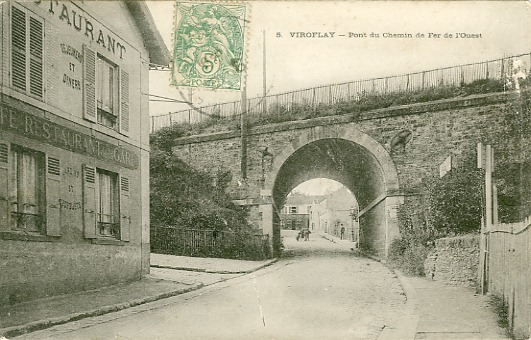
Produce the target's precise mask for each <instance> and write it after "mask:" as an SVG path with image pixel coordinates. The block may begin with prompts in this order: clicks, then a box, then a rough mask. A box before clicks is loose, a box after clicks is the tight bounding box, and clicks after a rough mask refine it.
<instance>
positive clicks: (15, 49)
mask: <svg viewBox="0 0 531 340" xmlns="http://www.w3.org/2000/svg"><path fill="white" fill-rule="evenodd" d="M11 81H12V85H13V87H16V88H18V89H20V90H23V91H26V13H24V12H23V11H22V10H20V9H18V8H17V7H15V6H11Z"/></svg>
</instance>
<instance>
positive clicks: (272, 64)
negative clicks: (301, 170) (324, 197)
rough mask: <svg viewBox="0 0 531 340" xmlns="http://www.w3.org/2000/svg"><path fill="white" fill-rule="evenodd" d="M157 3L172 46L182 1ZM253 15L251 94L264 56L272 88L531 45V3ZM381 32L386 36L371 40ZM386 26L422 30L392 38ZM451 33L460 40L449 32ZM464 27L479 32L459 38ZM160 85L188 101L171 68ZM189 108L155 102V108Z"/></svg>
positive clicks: (461, 60) (326, 4)
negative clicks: (326, 35)
mask: <svg viewBox="0 0 531 340" xmlns="http://www.w3.org/2000/svg"><path fill="white" fill-rule="evenodd" d="M147 3H148V7H149V9H150V11H151V13H152V15H153V17H154V19H155V23H156V25H157V27H158V29H159V31H160V33H161V35H162V37H163V39H164V41H165V43H166V44H167V46H168V49H169V51H170V52H171V51H172V49H173V48H172V44H173V34H172V32H173V26H174V22H173V21H174V13H175V12H174V8H175V2H174V1H148V2H147ZM218 3H223V2H218ZM246 19H247V23H246V28H245V37H246V41H245V44H246V54H245V57H244V64H245V67H246V72H245V76H246V80H245V85H246V91H247V97H248V98H252V97H257V96H260V95H262V93H263V74H264V72H263V69H264V62H265V69H266V75H267V77H266V79H267V82H266V92H267V93H268V94H276V93H282V92H287V91H291V90H297V89H304V88H309V87H313V86H319V85H327V84H333V83H341V82H348V81H355V80H361V79H370V78H377V77H383V76H392V75H400V74H406V73H412V72H419V71H427V70H431V69H436V68H442V67H449V66H455V65H462V64H467V63H476V62H482V61H487V60H492V59H498V58H501V57H504V56H511V55H517V54H523V53H529V52H531V44H530V42H531V2H530V1H383V2H381V1H289V0H287V1H253V2H251V3H248V11H247V16H246ZM297 32H305V33H307V32H310V33H311V32H320V33H330V32H335V33H334V38H302V37H296V36H300V34H297ZM371 33H375V34H379V36H380V37H379V38H371V37H370V36H371ZM385 33H390V34H411V35H413V36H414V38H407V39H405V38H384V37H383V35H384V34H385ZM430 33H433V34H432V35H431V36H430ZM446 33H447V34H452V38H445V34H446ZM459 33H464V34H465V36H468V37H469V38H460V37H459V38H456V37H455V36H456V34H458V35H459ZM340 34H341V35H345V37H339V35H340ZM417 34H423V35H424V37H419V38H417ZM436 34H439V35H438V36H437V35H436ZM292 35H293V37H292ZM329 35H330V34H329ZM349 35H350V36H351V37H349ZM354 35H356V36H365V35H366V36H367V37H366V38H365V37H354ZM264 36H265V42H266V44H265V45H266V49H265V59H264V57H263V56H264ZM192 92H193V97H192V98H193V105H194V106H201V105H207V104H214V103H219V102H228V101H235V100H240V99H241V95H242V92H241V91H229V90H223V91H220V90H217V91H213V90H200V89H193V90H192ZM150 93H151V94H155V95H159V96H164V97H169V98H174V99H178V100H182V99H188V98H183V96H185V95H187V94H188V93H189V92H188V89H187V88H179V89H178V88H174V87H171V86H170V72H168V71H152V72H150ZM188 108H189V107H188V106H187V105H186V104H177V103H161V102H151V103H150V115H160V114H167V113H168V112H174V111H178V110H183V109H188ZM339 187H340V184H338V183H337V182H335V183H334V182H333V181H330V180H325V179H316V180H313V181H311V182H306V183H303V184H302V185H301V186H300V187H298V188H296V189H297V191H300V192H304V193H306V194H309V195H318V194H323V193H325V192H326V190H329V191H330V190H335V189H338V188H339Z"/></svg>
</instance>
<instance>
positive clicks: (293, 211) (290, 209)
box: [289, 207, 297, 214]
mask: <svg viewBox="0 0 531 340" xmlns="http://www.w3.org/2000/svg"><path fill="white" fill-rule="evenodd" d="M289 212H290V214H296V213H297V207H290V208H289Z"/></svg>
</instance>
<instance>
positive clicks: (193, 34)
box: [172, 2, 246, 90]
mask: <svg viewBox="0 0 531 340" xmlns="http://www.w3.org/2000/svg"><path fill="white" fill-rule="evenodd" d="M245 13H246V6H245V5H242V4H231V3H227V4H219V3H197V2H194V3H186V2H177V4H176V14H175V23H174V36H173V70H172V85H174V86H188V87H202V88H210V89H229V90H240V89H241V87H242V73H243V72H242V70H243V58H244V50H245V44H244V32H245Z"/></svg>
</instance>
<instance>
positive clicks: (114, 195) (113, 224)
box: [96, 169, 120, 238]
mask: <svg viewBox="0 0 531 340" xmlns="http://www.w3.org/2000/svg"><path fill="white" fill-rule="evenodd" d="M117 178H118V175H117V174H115V173H112V172H108V171H105V170H101V169H97V180H96V187H97V195H96V206H97V224H98V233H99V235H101V236H110V237H116V238H119V237H120V221H119V198H118V197H119V196H118V180H117Z"/></svg>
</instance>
